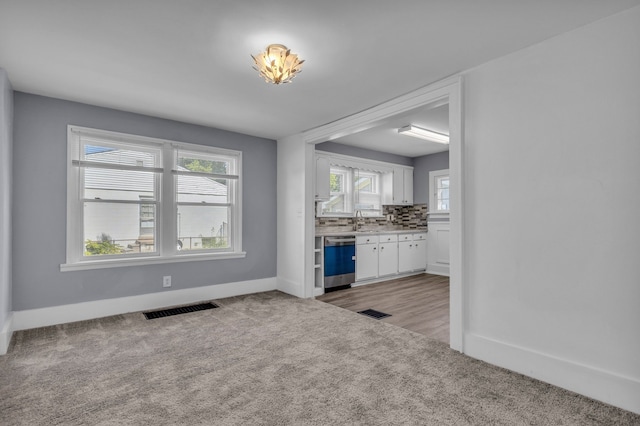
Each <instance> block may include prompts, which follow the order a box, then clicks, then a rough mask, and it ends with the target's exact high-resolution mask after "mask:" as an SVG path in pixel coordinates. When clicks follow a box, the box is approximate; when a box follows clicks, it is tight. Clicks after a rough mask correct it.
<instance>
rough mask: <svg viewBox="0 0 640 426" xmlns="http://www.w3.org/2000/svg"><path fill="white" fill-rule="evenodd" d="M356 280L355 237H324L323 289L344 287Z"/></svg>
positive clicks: (330, 289) (329, 289)
mask: <svg viewBox="0 0 640 426" xmlns="http://www.w3.org/2000/svg"><path fill="white" fill-rule="evenodd" d="M355 281H356V238H355V237H352V236H336V237H324V289H325V291H332V290H339V289H340V288H346V287H349V286H350V285H351V283H353V282H355Z"/></svg>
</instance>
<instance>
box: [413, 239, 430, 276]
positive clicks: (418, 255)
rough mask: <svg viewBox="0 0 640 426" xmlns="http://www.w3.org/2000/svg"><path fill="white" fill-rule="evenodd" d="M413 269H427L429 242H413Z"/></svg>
mask: <svg viewBox="0 0 640 426" xmlns="http://www.w3.org/2000/svg"><path fill="white" fill-rule="evenodd" d="M412 260H413V269H414V270H417V269H425V268H426V267H427V242H426V241H417V240H414V241H413V256H412Z"/></svg>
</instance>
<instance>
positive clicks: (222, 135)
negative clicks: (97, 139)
mask: <svg viewBox="0 0 640 426" xmlns="http://www.w3.org/2000/svg"><path fill="white" fill-rule="evenodd" d="M14 102H15V104H14V107H15V119H14V163H13V164H14V173H13V178H14V205H13V215H14V218H13V219H14V220H13V310H14V311H20V310H25V309H34V308H41V307H47V306H57V305H63V304H69V303H78V302H86V301H91V300H99V299H110V298H116V297H124V296H132V295H140V294H147V293H154V292H160V291H163V288H162V276H163V275H171V276H172V288H171V289H172V290H178V289H185V288H191V287H199V286H206V285H211V284H221V283H230V282H237V281H245V280H253V279H260V278H270V277H275V276H276V250H275V241H276V153H277V148H276V142H275V141H273V140H269V139H262V138H256V137H252V136H247V135H242V134H238V133H232V132H227V131H223V130H218V129H213V128H208V127H203V126H197V125H192V124H186V123H180V122H175V121H169V120H164V119H160V118H154V117H149V116H143V115H138V114H133V113H128V112H123V111H117V110H112V109H107V108H101V107H95V106H90V105H85V104H79V103H74V102H69V101H63V100H59V99H52V98H46V97H41V96H36V95H30V94H26V93H20V92H16V93H15V96H14ZM212 113H215V111H212ZM69 124H73V125H78V126H85V127H91V128H97V129H103V130H111V131H116V132H123V133H130V134H135V135H142V136H149V137H156V138H163V139H170V140H175V141H181V142H188V143H195V144H201V145H209V146H215V147H221V148H229V149H235V150H239V151H242V153H243V173H244V175H243V188H242V189H243V220H242V233H243V249H244V250H245V251H246V252H247V257H246V258H244V259H229V260H215V261H196V262H184V263H172V264H167V265H147V266H138V267H122V268H110V269H97V270H91V271H75V272H60V264H62V263H65V261H66V259H65V256H66V255H65V253H66V252H65V250H66V231H65V228H66V191H67V190H66V179H67V171H66V151H67V148H66V145H67V125H69Z"/></svg>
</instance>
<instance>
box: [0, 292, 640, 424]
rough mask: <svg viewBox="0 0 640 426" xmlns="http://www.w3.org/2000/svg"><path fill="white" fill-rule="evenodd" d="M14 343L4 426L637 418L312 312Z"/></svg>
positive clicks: (70, 327) (2, 400)
mask: <svg viewBox="0 0 640 426" xmlns="http://www.w3.org/2000/svg"><path fill="white" fill-rule="evenodd" d="M216 303H218V304H219V305H220V306H221V307H220V308H218V309H213V310H208V311H201V312H196V313H190V314H183V315H177V316H173V317H168V318H162V319H155V320H146V319H145V318H144V316H143V315H142V314H140V313H137V314H127V315H119V316H114V317H109V318H104V319H99V320H92V321H84V322H79V323H73V324H66V325H62V326H55V327H46V328H41V329H35V330H28V331H22V332H17V333H15V334H14V338H13V341H12V344H11V347H10V350H9V353H8V354H7V355H5V356H3V357H0V423H1V424H2V425H45V424H46V425H52V424H53V425H57V424H64V425H67V424H69V425H75V424H87V425H111V424H114V425H127V424H131V425H142V424H154V425H163V424H171V425H174V424H189V425H196V424H206V425H342V424H349V425H430V424H433V425H465V424H474V425H476V424H481V425H486V424H491V425H520V424H527V425H529V424H531V425H590V424H612V425H625V424H627V425H631V424H636V425H637V424H640V416H637V415H634V414H632V413H629V412H626V411H624V410H620V409H616V408H614V407H611V406H608V405H605V404H601V403H598V402H595V401H592V400H590V399H588V398H585V397H582V396H579V395H576V394H574V393H571V392H567V391H564V390H561V389H558V388H556V387H553V386H550V385H547V384H544V383H541V382H538V381H536V380H532V379H529V378H526V377H523V376H521V375H518V374H514V373H511V372H508V371H505V370H503V369H500V368H496V367H493V366H490V365H487V364H485V363H483V362H480V361H476V360H473V359H471V358H468V357H466V356H463V355H460V354H458V353H456V352H454V351H451V350H450V349H449V348H448V347H447V346H446V345H445V344H443V343H440V342H437V341H435V340H431V339H429V338H427V337H424V336H421V335H419V334H415V333H412V332H410V331H407V330H403V329H401V328H397V327H395V326H393V325H389V324H384V323H382V322H379V321H376V320H373V319H369V318H367V317H364V316H362V315H359V314H356V313H353V312H349V311H346V310H343V309H340V308H337V307H335V306H332V305H328V304H325V303H322V302H319V301H315V300H301V299H296V298H293V297H290V296H287V295H284V294H282V293H279V292H268V293H261V294H254V295H248V296H242V297H234V298H228V299H222V300H219V301H216Z"/></svg>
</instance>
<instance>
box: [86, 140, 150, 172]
mask: <svg viewBox="0 0 640 426" xmlns="http://www.w3.org/2000/svg"><path fill="white" fill-rule="evenodd" d="M82 154H83V155H84V158H83V159H84V160H86V161H95V162H97V163H108V164H117V165H125V166H138V167H159V164H160V151H159V150H158V149H154V148H145V147H141V146H131V145H126V144H118V143H113V144H110V143H99V142H89V141H85V143H84V145H83V152H82Z"/></svg>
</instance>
